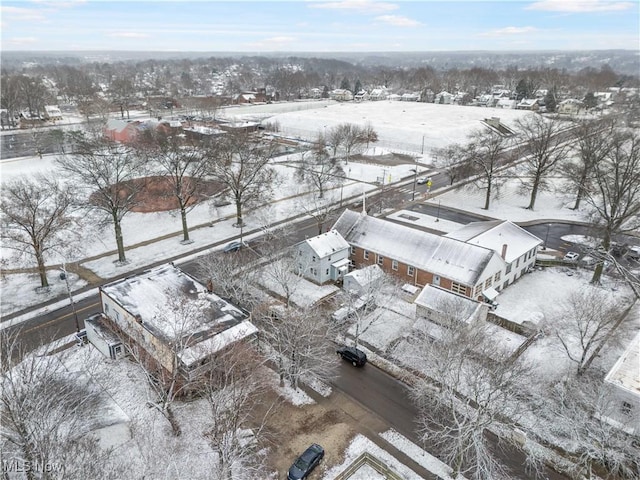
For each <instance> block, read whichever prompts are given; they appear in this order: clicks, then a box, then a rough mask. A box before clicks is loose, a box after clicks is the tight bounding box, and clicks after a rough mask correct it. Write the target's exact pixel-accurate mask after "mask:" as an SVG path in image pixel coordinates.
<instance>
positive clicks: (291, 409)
mask: <svg viewBox="0 0 640 480" xmlns="http://www.w3.org/2000/svg"><path fill="white" fill-rule="evenodd" d="M323 403H324V402H323ZM273 404H275V405H276V407H275V408H274V410H273V411H272V412H271V415H270V416H269V417H268V420H267V432H268V434H269V438H270V440H271V444H272V445H271V451H270V454H269V465H268V466H269V469H270V470H272V471H276V472H278V476H277V478H279V479H280V478H286V475H287V471H288V470H289V467H290V466H291V464H292V463H293V461H294V460H295V459H296V457H297V456H298V455H300V454H301V453H302V452H303V451H304V450H305V449H306V448H307V447H308V446H309V445H311V444H312V443H318V444H320V445H322V447H324V450H325V457H324V460H322V462H321V463H320V466H319V467H318V468H316V469H315V470H314V472H313V473H312V475H311V476H309V479H311V480H312V479H318V478H321V477H322V474H323V472H324V471H325V470H326V469H327V468H329V467H330V466H333V465H336V464H339V463H341V462H342V461H343V459H344V455H343V454H344V451H345V449H346V448H347V446H348V445H349V442H350V441H351V439H352V438H353V436H354V435H355V434H356V430H355V428H354V426H353V425H350V424H349V422H350V420H351V421H352V419H350V418H348V417H347V416H346V415H345V414H344V412H342V411H340V410H337V409H334V408H332V406H331V404H329V405H327V404H326V403H324V404H317V403H315V404H311V405H302V406H295V405H292V404H290V403H289V402H287V401H285V400H283V399H279V398H278V395H277V393H275V392H273V391H270V392H269V394H268V395H265V398H264V400H263V402H262V407H263V408H265V409H266V408H267V407H268V406H269V405H273ZM256 413H258V412H256Z"/></svg>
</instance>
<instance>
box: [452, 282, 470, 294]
mask: <svg viewBox="0 0 640 480" xmlns="http://www.w3.org/2000/svg"><path fill="white" fill-rule="evenodd" d="M451 291H452V292H455V293H459V294H460V295H466V294H467V287H465V286H464V285H461V284H459V283H456V282H451Z"/></svg>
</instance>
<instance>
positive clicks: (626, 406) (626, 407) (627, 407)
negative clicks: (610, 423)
mask: <svg viewBox="0 0 640 480" xmlns="http://www.w3.org/2000/svg"><path fill="white" fill-rule="evenodd" d="M632 408H633V406H632V405H631V404H630V403H629V402H622V407H621V408H620V410H621V411H622V414H623V415H631V409H632Z"/></svg>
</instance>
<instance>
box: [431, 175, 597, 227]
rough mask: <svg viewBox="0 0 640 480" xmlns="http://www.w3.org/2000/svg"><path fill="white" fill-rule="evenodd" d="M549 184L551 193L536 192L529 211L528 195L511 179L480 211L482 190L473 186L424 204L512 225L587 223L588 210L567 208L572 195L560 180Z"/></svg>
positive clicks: (571, 203) (585, 208) (439, 196)
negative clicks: (552, 221)
mask: <svg viewBox="0 0 640 480" xmlns="http://www.w3.org/2000/svg"><path fill="white" fill-rule="evenodd" d="M552 182H553V185H554V188H555V191H542V192H540V193H538V196H537V199H536V204H535V208H534V209H533V210H527V209H526V207H527V206H528V205H529V200H530V196H529V194H528V193H526V192H523V191H522V190H521V182H520V181H519V180H518V179H515V178H512V179H510V180H508V181H507V182H506V183H505V184H504V185H503V186H502V187H501V188H500V189H499V193H498V195H497V197H496V198H492V199H491V203H490V206H489V210H485V209H484V208H482V207H483V206H484V197H485V191H484V190H481V189H479V188H477V187H475V186H474V185H473V184H470V185H466V186H462V187H459V188H456V189H454V190H451V191H448V192H445V193H443V194H441V195H438V196H436V197H434V198H431V199H430V200H428V201H427V202H426V203H429V204H431V205H437V204H438V202H440V204H441V205H443V206H448V207H454V208H457V209H460V210H465V211H467V212H471V213H475V214H478V215H482V216H488V217H493V218H498V219H502V220H511V221H512V222H527V221H532V220H538V221H540V222H543V221H545V220H570V221H576V222H586V221H588V220H589V218H588V209H587V206H586V205H585V204H584V202H583V206H582V207H581V208H580V209H579V210H571V209H570V207H573V202H574V201H575V195H573V194H572V193H566V190H564V189H563V186H562V180H560V179H555V181H553V180H552ZM436 193H437V190H436Z"/></svg>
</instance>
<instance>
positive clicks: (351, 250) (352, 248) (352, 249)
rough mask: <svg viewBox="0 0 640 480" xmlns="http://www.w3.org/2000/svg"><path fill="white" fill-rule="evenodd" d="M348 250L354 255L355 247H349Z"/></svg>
mask: <svg viewBox="0 0 640 480" xmlns="http://www.w3.org/2000/svg"><path fill="white" fill-rule="evenodd" d="M349 251H350V252H351V255H355V254H356V247H351V248H350V249H349Z"/></svg>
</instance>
